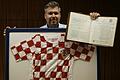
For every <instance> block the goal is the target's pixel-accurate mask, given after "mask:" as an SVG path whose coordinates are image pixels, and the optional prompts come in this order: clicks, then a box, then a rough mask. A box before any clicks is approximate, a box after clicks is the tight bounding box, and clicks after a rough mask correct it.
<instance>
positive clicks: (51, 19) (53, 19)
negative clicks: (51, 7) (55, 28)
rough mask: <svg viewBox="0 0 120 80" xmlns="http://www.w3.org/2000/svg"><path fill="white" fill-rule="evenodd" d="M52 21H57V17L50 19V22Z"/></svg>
mask: <svg viewBox="0 0 120 80" xmlns="http://www.w3.org/2000/svg"><path fill="white" fill-rule="evenodd" d="M52 20H58V18H57V17H51V18H50V21H52Z"/></svg>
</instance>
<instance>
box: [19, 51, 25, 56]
mask: <svg viewBox="0 0 120 80" xmlns="http://www.w3.org/2000/svg"><path fill="white" fill-rule="evenodd" d="M18 54H19V56H20V57H23V56H25V55H26V53H25V52H24V51H20V52H19V53H18Z"/></svg>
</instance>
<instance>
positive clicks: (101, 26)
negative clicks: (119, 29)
mask: <svg viewBox="0 0 120 80" xmlns="http://www.w3.org/2000/svg"><path fill="white" fill-rule="evenodd" d="M116 24H117V17H99V18H98V19H96V20H93V21H92V24H91V27H92V28H91V35H92V36H91V38H90V43H94V44H98V45H103V46H113V43H114V37H115V31H116Z"/></svg>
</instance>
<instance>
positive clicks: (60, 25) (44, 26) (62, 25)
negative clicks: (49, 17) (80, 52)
mask: <svg viewBox="0 0 120 80" xmlns="http://www.w3.org/2000/svg"><path fill="white" fill-rule="evenodd" d="M40 28H48V26H47V24H46V25H43V26H41V27H40ZM58 28H66V25H65V24H61V23H59V26H58Z"/></svg>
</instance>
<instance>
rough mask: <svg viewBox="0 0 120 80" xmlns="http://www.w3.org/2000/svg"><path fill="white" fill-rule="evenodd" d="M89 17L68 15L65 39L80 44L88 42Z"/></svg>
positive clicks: (72, 13) (76, 14) (78, 14)
mask: <svg viewBox="0 0 120 80" xmlns="http://www.w3.org/2000/svg"><path fill="white" fill-rule="evenodd" d="M90 21H91V19H90V16H88V15H84V14H80V13H74V12H71V13H70V18H69V24H68V33H67V39H68V40H73V41H80V42H88V41H89V36H90V34H89V31H90Z"/></svg>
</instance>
